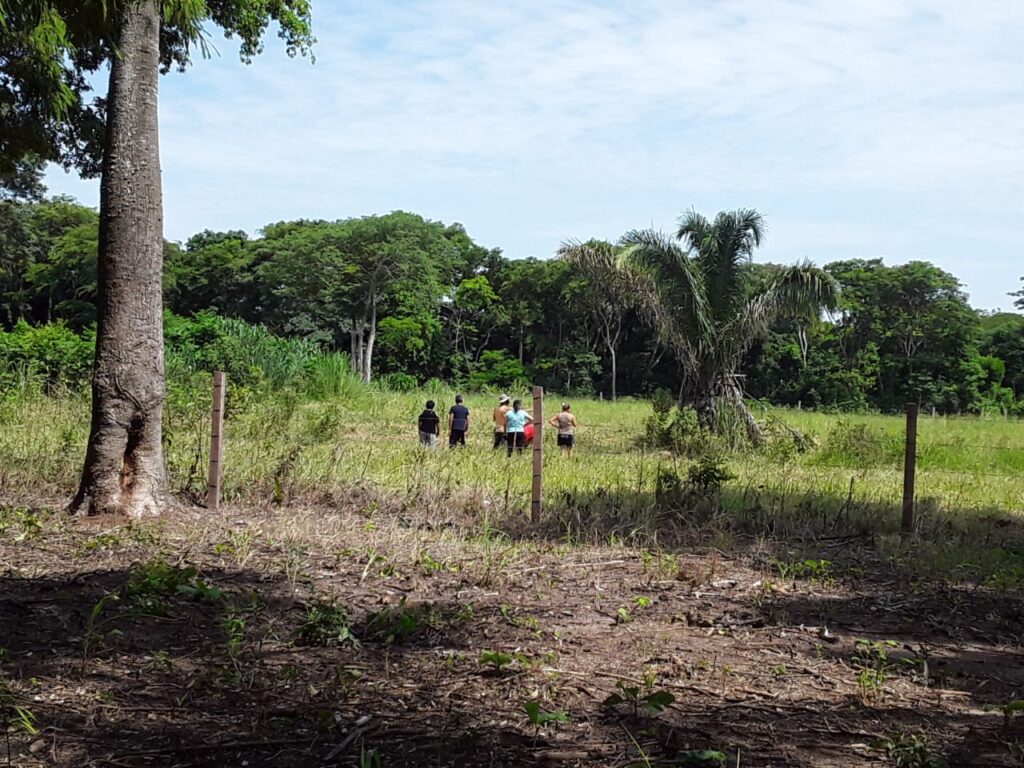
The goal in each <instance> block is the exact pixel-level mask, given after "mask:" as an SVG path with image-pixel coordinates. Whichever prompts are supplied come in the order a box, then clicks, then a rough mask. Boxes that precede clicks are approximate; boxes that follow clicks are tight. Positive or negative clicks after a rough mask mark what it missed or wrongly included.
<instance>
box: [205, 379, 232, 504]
mask: <svg viewBox="0 0 1024 768" xmlns="http://www.w3.org/2000/svg"><path fill="white" fill-rule="evenodd" d="M226 390H227V381H226V377H225V376H224V372H223V371H217V372H216V373H214V374H213V409H212V411H211V412H210V423H211V427H210V474H209V480H208V482H207V484H206V508H207V509H212V510H214V511H217V510H218V509H220V480H221V457H222V456H223V453H224V395H225V392H226Z"/></svg>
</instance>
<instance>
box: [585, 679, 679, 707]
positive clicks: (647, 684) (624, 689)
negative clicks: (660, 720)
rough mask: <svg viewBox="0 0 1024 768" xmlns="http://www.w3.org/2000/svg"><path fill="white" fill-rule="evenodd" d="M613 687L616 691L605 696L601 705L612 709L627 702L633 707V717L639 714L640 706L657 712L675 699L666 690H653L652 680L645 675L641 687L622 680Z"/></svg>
mask: <svg viewBox="0 0 1024 768" xmlns="http://www.w3.org/2000/svg"><path fill="white" fill-rule="evenodd" d="M615 687H616V688H617V689H618V692H617V693H613V694H611V695H610V696H609V697H608V698H606V699H605V700H604V702H603V706H605V707H608V708H609V709H613V708H615V707H617V706H618V705H620V704H629V705H630V706H631V707H632V709H633V717H637V716H639V714H640V710H641V708H642V709H644V710H645V711H647V712H648V713H650V714H658V713H659V712H662V711H664V710H665V708H666V707H668V706H669V705H670V704H672V703H673V702H674V701H675V700H676V697H675V696H673V695H672V694H671V693H669V692H668V691H662V690H655V688H654V680H653V679H652V678H651V677H650V676H645V678H644V684H643V686H642V687H641V686H631V685H627V684H626V683H625V682H624V681H622V680H619V681H618V682H616V683H615Z"/></svg>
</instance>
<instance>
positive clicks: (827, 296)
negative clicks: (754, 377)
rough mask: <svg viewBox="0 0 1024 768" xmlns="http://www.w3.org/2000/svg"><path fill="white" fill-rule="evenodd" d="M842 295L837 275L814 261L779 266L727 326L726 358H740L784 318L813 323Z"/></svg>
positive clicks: (724, 349)
mask: <svg viewBox="0 0 1024 768" xmlns="http://www.w3.org/2000/svg"><path fill="white" fill-rule="evenodd" d="M838 298H839V285H838V283H836V281H835V278H833V277H832V276H831V275H830V274H828V273H827V272H825V271H824V270H822V269H819V268H818V267H816V266H814V265H813V264H812V263H811V262H810V261H806V260H805V261H803V262H800V263H798V264H794V265H792V266H787V267H779V268H778V270H777V271H776V273H775V275H774V276H773V277H772V278H771V280H769V281H768V283H767V284H766V285H765V286H764V288H763V289H762V290H760V291H759V292H757V293H756V294H754V295H753V296H752V297H750V299H749V300H748V301H747V302H746V304H745V305H744V306H743V308H742V309H741V311H740V312H739V313H738V314H737V316H736V318H735V320H734V321H733V322H732V323H730V324H729V326H728V327H727V328H725V329H724V332H723V333H722V334H721V337H722V341H723V344H722V349H721V355H722V358H723V359H732V360H738V359H739V358H740V357H742V356H743V355H744V354H745V353H746V351H747V350H748V349H750V347H751V346H752V345H753V344H754V342H756V341H759V340H760V339H763V338H764V337H765V336H767V335H768V333H769V332H770V331H771V329H772V327H773V326H774V325H775V324H776V323H778V322H779V321H780V320H784V319H797V320H803V321H805V322H810V321H812V320H813V319H815V318H816V317H817V316H818V315H819V314H820V313H821V312H822V311H823V310H831V309H833V308H834V307H835V306H836V302H837V300H838Z"/></svg>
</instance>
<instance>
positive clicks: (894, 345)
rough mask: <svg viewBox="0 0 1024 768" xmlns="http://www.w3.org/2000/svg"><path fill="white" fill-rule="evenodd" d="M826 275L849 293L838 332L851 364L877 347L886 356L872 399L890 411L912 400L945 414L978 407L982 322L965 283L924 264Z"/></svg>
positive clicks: (837, 267)
mask: <svg viewBox="0 0 1024 768" xmlns="http://www.w3.org/2000/svg"><path fill="white" fill-rule="evenodd" d="M826 270H827V271H828V272H829V274H831V275H832V276H833V277H835V279H836V280H837V281H838V282H839V284H840V286H841V288H842V293H841V298H840V303H839V312H838V314H837V317H836V321H835V322H836V332H837V336H838V339H839V344H840V350H841V354H842V357H843V359H844V360H847V361H851V360H853V359H855V358H856V356H857V355H858V354H859V353H860V351H861V350H863V349H864V348H865V347H866V345H868V344H873V345H874V346H875V347H876V348H877V354H878V357H879V364H878V376H877V379H876V381H875V384H874V386H873V388H872V399H873V400H874V402H875V404H876V406H877V407H879V408H882V409H883V410H898V409H900V408H902V406H903V404H904V403H906V402H920V403H921V404H922V405H924V406H925V407H930V408H936V409H938V410H941V411H944V412H956V411H969V410H975V409H977V407H978V406H979V403H980V391H979V386H980V384H981V382H982V380H983V379H984V372H983V371H982V369H981V367H980V364H979V363H978V360H977V357H978V353H977V348H976V345H975V339H976V337H977V332H978V327H979V320H978V317H977V314H976V313H975V312H974V310H973V309H971V307H970V305H969V304H968V302H967V297H966V295H965V294H964V292H963V290H962V287H961V285H960V282H959V281H958V280H957V279H956V278H955V277H954V276H953V275H950V274H949V273H947V272H945V271H943V270H942V269H939V268H938V267H936V266H935V265H933V264H930V263H928V262H922V261H915V262H910V263H908V264H900V265H897V266H891V267H890V266H887V265H885V264H884V263H882V261H881V259H871V260H852V261H841V262H835V263H832V264H829V265H827V267H826Z"/></svg>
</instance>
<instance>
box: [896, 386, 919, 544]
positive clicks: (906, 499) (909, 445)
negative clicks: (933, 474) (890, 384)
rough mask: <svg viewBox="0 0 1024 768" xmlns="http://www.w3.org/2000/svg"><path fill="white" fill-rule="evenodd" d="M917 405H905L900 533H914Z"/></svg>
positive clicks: (907, 534) (905, 534) (906, 534)
mask: <svg viewBox="0 0 1024 768" xmlns="http://www.w3.org/2000/svg"><path fill="white" fill-rule="evenodd" d="M917 412H918V407H917V403H907V438H906V446H905V450H904V454H903V520H902V523H901V525H900V533H901V535H903V536H909V535H910V534H912V533H913V532H914V474H915V471H916V469H917Z"/></svg>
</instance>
